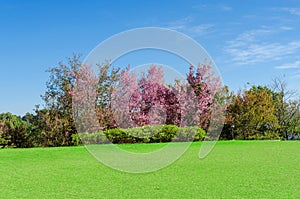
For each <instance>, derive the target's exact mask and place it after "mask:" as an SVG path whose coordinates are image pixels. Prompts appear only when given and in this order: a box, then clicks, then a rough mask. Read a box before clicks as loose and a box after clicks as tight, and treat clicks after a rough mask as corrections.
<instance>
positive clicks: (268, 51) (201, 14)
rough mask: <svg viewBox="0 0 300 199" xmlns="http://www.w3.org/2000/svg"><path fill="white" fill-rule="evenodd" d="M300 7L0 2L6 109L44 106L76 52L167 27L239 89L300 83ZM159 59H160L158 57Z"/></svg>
mask: <svg viewBox="0 0 300 199" xmlns="http://www.w3.org/2000/svg"><path fill="white" fill-rule="evenodd" d="M299 24H300V2H299V1H296V0H290V1H288V0H284V1H268V0H265V1H261V0H259V1H256V0H254V1H250V0H249V1H199V0H197V1H176V0H170V1H163V2H161V1H130V0H128V1H113V0H112V1H67V0H66V1H55V0H51V1H33V0H32V1H30V0H27V1H14V0H10V1H8V0H7V1H6V0H1V1H0V91H1V95H0V112H12V113H14V114H19V115H23V114H25V113H26V112H32V110H33V109H34V105H36V104H41V103H42V101H41V99H40V95H41V94H43V93H44V91H45V88H46V86H45V83H46V81H47V80H48V76H49V74H48V73H46V72H45V71H46V70H47V69H48V68H49V67H52V66H55V65H57V63H58V62H59V61H64V60H66V58H67V57H70V56H71V55H72V53H73V52H75V53H81V54H82V55H83V57H85V56H86V55H87V54H88V53H89V52H90V51H91V50H92V49H93V48H94V47H95V46H96V45H98V44H99V43H100V42H101V41H103V40H105V39H107V38H109V37H110V36H112V35H114V34H117V33H119V32H122V31H126V30H129V29H133V28H141V27H148V26H152V27H153V26H154V27H164V28H171V29H173V30H177V31H179V32H182V33H184V34H187V35H188V36H190V37H192V38H193V39H195V40H196V41H197V42H199V43H200V44H201V45H202V46H203V47H204V48H205V49H206V50H207V52H208V53H209V54H210V55H211V57H212V58H213V60H214V61H215V63H216V65H217V66H218V68H219V70H220V73H221V75H222V78H223V81H224V84H226V85H228V86H229V87H230V88H231V89H232V90H238V89H239V88H244V85H245V84H246V82H250V83H251V84H256V85H257V84H260V85H264V84H270V83H271V79H272V78H274V77H278V76H283V75H284V76H285V78H286V79H287V81H288V84H289V88H291V89H298V88H299V85H300V84H299V83H300V25H299ZM153 61H154V62H156V60H153Z"/></svg>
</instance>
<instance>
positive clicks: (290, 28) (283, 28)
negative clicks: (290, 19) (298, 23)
mask: <svg viewBox="0 0 300 199" xmlns="http://www.w3.org/2000/svg"><path fill="white" fill-rule="evenodd" d="M279 28H280V30H293V29H294V28H293V27H290V26H280V27H279Z"/></svg>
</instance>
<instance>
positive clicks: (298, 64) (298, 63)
mask: <svg viewBox="0 0 300 199" xmlns="http://www.w3.org/2000/svg"><path fill="white" fill-rule="evenodd" d="M275 68H277V69H291V68H300V61H295V62H294V63H287V64H282V65H280V66H276V67H275Z"/></svg>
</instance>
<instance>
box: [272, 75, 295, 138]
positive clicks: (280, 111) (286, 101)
mask: <svg viewBox="0 0 300 199" xmlns="http://www.w3.org/2000/svg"><path fill="white" fill-rule="evenodd" d="M270 88H271V89H272V91H273V99H274V101H275V105H276V111H275V114H276V116H277V118H278V124H279V126H278V131H279V134H280V136H281V137H283V138H285V139H289V134H292V133H293V132H294V130H295V129H292V126H293V124H296V123H297V122H295V121H297V120H299V117H298V114H297V113H298V111H299V107H300V100H296V91H293V90H290V89H288V87H287V82H286V80H285V79H284V78H279V77H277V78H274V79H273V84H272V85H271V86H270ZM295 128H296V126H295Z"/></svg>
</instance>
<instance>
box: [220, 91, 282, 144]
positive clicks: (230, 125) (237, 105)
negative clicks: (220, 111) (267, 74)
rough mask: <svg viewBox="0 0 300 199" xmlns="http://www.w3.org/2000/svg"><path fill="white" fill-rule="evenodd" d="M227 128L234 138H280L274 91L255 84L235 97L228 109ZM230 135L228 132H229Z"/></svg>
mask: <svg viewBox="0 0 300 199" xmlns="http://www.w3.org/2000/svg"><path fill="white" fill-rule="evenodd" d="M227 112H228V113H227V114H228V115H227V121H226V126H225V127H226V129H227V130H228V129H230V130H231V131H232V132H231V135H232V137H233V139H250V140H252V139H278V138H279V135H278V133H277V131H276V129H277V117H276V115H275V103H274V101H273V99H272V93H271V91H270V90H269V89H268V88H267V87H261V86H257V87H256V86H253V87H252V88H251V89H249V90H246V91H244V92H240V93H239V94H238V95H237V96H234V97H233V100H232V103H231V104H230V105H229V106H228V109H227ZM227 137H228V134H227Z"/></svg>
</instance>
